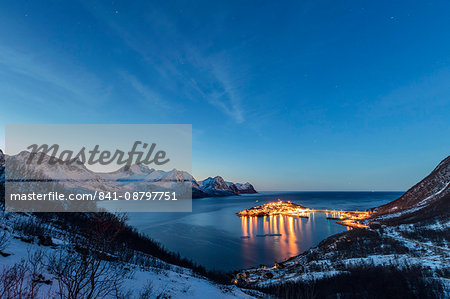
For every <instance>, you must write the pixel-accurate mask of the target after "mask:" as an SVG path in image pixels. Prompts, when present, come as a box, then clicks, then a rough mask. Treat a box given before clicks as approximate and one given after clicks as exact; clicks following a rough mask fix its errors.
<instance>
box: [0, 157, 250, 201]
mask: <svg viewBox="0 0 450 299" xmlns="http://www.w3.org/2000/svg"><path fill="white" fill-rule="evenodd" d="M0 152H1V151H0ZM29 157H30V153H29V152H26V151H23V152H21V153H19V154H17V155H14V156H6V163H8V165H9V167H11V168H13V169H20V171H12V172H11V173H18V174H19V175H16V176H18V177H17V178H23V177H24V176H29V175H31V176H34V177H32V178H33V179H36V176H38V177H37V178H39V179H42V178H50V179H52V180H57V181H60V182H62V183H63V184H64V185H65V186H67V187H69V188H79V187H80V185H81V186H82V188H84V189H87V190H92V191H96V190H105V191H119V189H120V190H124V189H129V190H133V189H139V190H142V189H143V188H145V187H143V186H144V185H145V186H149V185H152V186H158V187H160V188H166V189H170V188H172V187H173V186H174V184H180V183H184V182H186V183H190V184H191V186H192V197H193V198H198V197H210V196H227V195H238V194H243V193H256V190H255V189H254V188H253V186H252V185H251V184H250V183H245V184H239V183H236V184H235V183H232V182H225V181H224V179H223V178H222V177H220V176H216V177H214V178H211V177H210V178H207V179H205V180H203V181H197V180H196V179H195V178H194V177H193V176H192V175H191V174H189V173H188V172H186V171H182V170H177V169H172V170H170V171H163V170H156V169H153V168H149V167H147V166H146V165H143V164H139V165H136V164H135V165H132V166H131V167H129V168H128V169H125V167H122V168H120V169H118V170H116V171H113V172H108V173H100V172H93V171H91V170H89V169H88V168H86V167H85V166H84V165H83V164H78V163H72V164H70V165H67V164H60V163H56V164H53V165H52V164H50V163H48V162H49V159H50V157H49V156H47V155H44V157H43V160H42V161H43V162H42V163H41V164H37V163H33V164H31V166H32V167H30V166H29V164H27V163H26V162H27V160H28V159H29ZM36 158H38V157H36ZM36 158H35V160H34V161H36V160H37V159H36ZM4 160H5V159H4V158H3V153H2V152H1V154H0V165H1V161H4ZM3 164H4V162H3ZM27 167H29V170H28V168H27ZM8 175H10V172H8ZM11 175H12V174H11ZM9 178H14V179H17V178H16V177H9Z"/></svg>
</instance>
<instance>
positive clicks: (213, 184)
mask: <svg viewBox="0 0 450 299" xmlns="http://www.w3.org/2000/svg"><path fill="white" fill-rule="evenodd" d="M198 184H199V185H200V189H201V190H203V192H205V193H207V194H214V195H216V196H227V195H235V194H245V193H257V192H256V190H255V188H253V186H252V184H250V183H248V182H247V183H245V184H240V183H233V182H226V181H225V180H224V179H223V178H222V177H221V176H215V177H213V178H212V177H209V178H207V179H204V180H203V181H199V182H198Z"/></svg>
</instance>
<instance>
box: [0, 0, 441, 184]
mask: <svg viewBox="0 0 450 299" xmlns="http://www.w3.org/2000/svg"><path fill="white" fill-rule="evenodd" d="M449 12H450V2H448V1H436V2H435V1H420V2H419V1H317V0H314V1H295V2H289V1H195V0H194V1H104V2H96V1H84V2H83V1H81V2H78V1H2V2H1V3H0V101H1V108H0V121H1V123H0V126H1V130H0V132H1V133H0V147H1V148H3V147H4V132H3V130H4V125H5V124H8V123H192V125H193V174H194V176H195V177H197V178H199V179H202V178H205V177H207V176H213V175H217V174H220V175H222V176H223V177H224V178H225V179H228V180H233V181H250V182H252V183H254V185H255V187H256V188H257V189H260V190H405V189H406V188H408V187H410V186H411V185H412V184H414V183H416V182H417V181H418V180H419V179H421V178H422V177H424V176H425V175H426V174H427V173H428V172H429V171H430V170H432V169H433V168H434V167H435V166H436V165H437V163H438V162H439V161H440V160H442V159H443V158H445V157H446V156H447V155H448V154H450V151H449V149H450V138H449V137H450V18H449V17H448V16H449Z"/></svg>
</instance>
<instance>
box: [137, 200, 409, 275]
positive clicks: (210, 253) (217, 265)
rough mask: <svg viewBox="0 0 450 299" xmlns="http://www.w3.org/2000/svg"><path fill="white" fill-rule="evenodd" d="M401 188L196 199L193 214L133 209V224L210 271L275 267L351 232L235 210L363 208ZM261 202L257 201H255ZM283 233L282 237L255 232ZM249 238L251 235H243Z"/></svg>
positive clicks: (327, 223)
mask: <svg viewBox="0 0 450 299" xmlns="http://www.w3.org/2000/svg"><path fill="white" fill-rule="evenodd" d="M401 194H402V192H261V193H258V194H251V195H241V196H230V197H222V198H202V199H194V200H193V203H192V213H131V214H129V217H130V220H129V223H130V224H131V225H133V226H135V227H136V228H137V229H138V230H140V231H141V232H143V233H145V234H147V235H148V236H150V237H151V238H153V239H155V240H156V241H158V242H160V243H161V244H163V245H164V246H165V247H166V248H167V249H168V250H171V251H174V252H179V253H180V254H181V255H182V256H184V257H187V258H190V259H192V260H193V261H195V262H197V263H199V264H202V265H204V266H205V267H207V268H208V269H218V270H236V269H242V268H249V267H253V266H259V265H260V264H265V265H273V263H274V262H276V261H282V260H285V259H287V258H289V257H292V256H295V255H298V254H300V253H302V252H304V251H305V250H308V249H309V248H311V247H312V246H315V245H317V244H318V243H319V242H320V241H322V240H323V239H325V238H327V237H328V236H331V235H334V234H336V233H339V232H342V231H345V230H347V228H346V227H344V226H341V225H339V224H336V223H335V221H334V220H328V219H326V215H325V214H322V213H314V214H312V215H311V217H310V218H309V219H305V218H297V217H288V216H275V217H259V218H256V217H243V218H241V217H238V216H237V215H236V213H237V212H239V211H241V210H244V209H248V208H251V207H253V206H255V205H261V204H265V203H268V202H271V201H275V200H277V199H278V198H279V199H281V200H284V201H288V200H290V201H291V202H294V203H297V204H301V205H303V206H306V207H308V208H313V209H336V210H365V209H368V208H372V207H376V206H379V205H382V204H385V203H387V202H389V201H392V200H394V199H396V198H398V197H399V196H400V195H401ZM257 201H258V202H257ZM264 234H281V236H266V237H261V236H257V235H264ZM242 236H250V238H241V237H242Z"/></svg>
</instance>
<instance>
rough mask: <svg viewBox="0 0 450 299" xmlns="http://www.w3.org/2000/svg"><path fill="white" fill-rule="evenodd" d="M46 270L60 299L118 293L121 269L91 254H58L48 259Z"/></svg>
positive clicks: (121, 276) (101, 296)
mask: <svg viewBox="0 0 450 299" xmlns="http://www.w3.org/2000/svg"><path fill="white" fill-rule="evenodd" d="M48 269H49V271H50V273H52V274H53V275H55V278H56V281H57V284H58V291H57V294H58V295H59V297H60V298H70V299H72V298H73V299H74V298H103V297H106V296H114V295H115V294H119V293H120V286H121V284H122V282H123V279H124V274H125V273H123V270H122V267H120V265H117V264H116V263H113V262H107V261H102V260H100V259H98V258H96V256H95V254H93V253H87V254H79V253H77V252H74V251H72V252H68V251H66V250H58V251H56V253H55V254H53V255H52V256H50V257H49V263H48Z"/></svg>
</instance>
